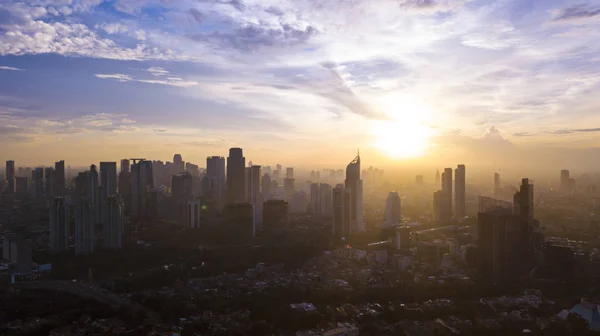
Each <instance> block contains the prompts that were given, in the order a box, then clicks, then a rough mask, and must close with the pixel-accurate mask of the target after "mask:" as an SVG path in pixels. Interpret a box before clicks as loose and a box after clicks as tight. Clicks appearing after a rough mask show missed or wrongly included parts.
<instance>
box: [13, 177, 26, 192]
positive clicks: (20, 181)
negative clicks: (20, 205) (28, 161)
mask: <svg viewBox="0 0 600 336" xmlns="http://www.w3.org/2000/svg"><path fill="white" fill-rule="evenodd" d="M15 184H16V188H17V195H20V196H23V195H27V192H28V191H29V179H28V178H27V177H26V176H17V177H15Z"/></svg>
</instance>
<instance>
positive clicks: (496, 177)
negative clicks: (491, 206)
mask: <svg viewBox="0 0 600 336" xmlns="http://www.w3.org/2000/svg"><path fill="white" fill-rule="evenodd" d="M494 195H500V174H498V173H494Z"/></svg>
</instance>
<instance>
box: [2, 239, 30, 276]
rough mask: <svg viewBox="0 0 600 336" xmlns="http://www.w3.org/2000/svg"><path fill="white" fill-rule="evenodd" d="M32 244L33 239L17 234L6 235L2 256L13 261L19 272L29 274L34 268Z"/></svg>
mask: <svg viewBox="0 0 600 336" xmlns="http://www.w3.org/2000/svg"><path fill="white" fill-rule="evenodd" d="M32 246H33V244H32V242H31V239H23V238H22V237H20V236H17V235H9V236H5V237H4V255H3V256H2V257H3V258H4V259H7V260H9V261H11V262H13V263H14V264H15V266H16V270H17V272H18V273H21V274H29V273H31V269H32V268H33V260H32V250H33V249H32ZM6 252H8V253H6Z"/></svg>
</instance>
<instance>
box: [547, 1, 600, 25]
mask: <svg viewBox="0 0 600 336" xmlns="http://www.w3.org/2000/svg"><path fill="white" fill-rule="evenodd" d="M592 19H600V7H591V6H589V5H585V4H580V5H576V6H572V7H568V8H565V9H563V10H562V11H559V12H558V14H557V15H556V17H554V19H552V21H554V22H584V21H588V20H592Z"/></svg>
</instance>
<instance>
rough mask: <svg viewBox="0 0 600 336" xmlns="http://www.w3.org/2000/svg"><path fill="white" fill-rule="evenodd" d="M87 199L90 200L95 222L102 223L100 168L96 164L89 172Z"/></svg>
mask: <svg viewBox="0 0 600 336" xmlns="http://www.w3.org/2000/svg"><path fill="white" fill-rule="evenodd" d="M86 179H87V186H86V191H87V196H86V197H87V199H88V201H89V202H90V206H91V210H90V211H91V215H92V218H93V221H94V223H100V222H101V221H102V218H101V216H102V213H101V212H100V207H101V204H100V202H101V199H102V198H101V197H100V191H101V190H100V188H99V179H98V170H97V169H96V165H91V166H90V170H89V171H88V172H87V177H86Z"/></svg>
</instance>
